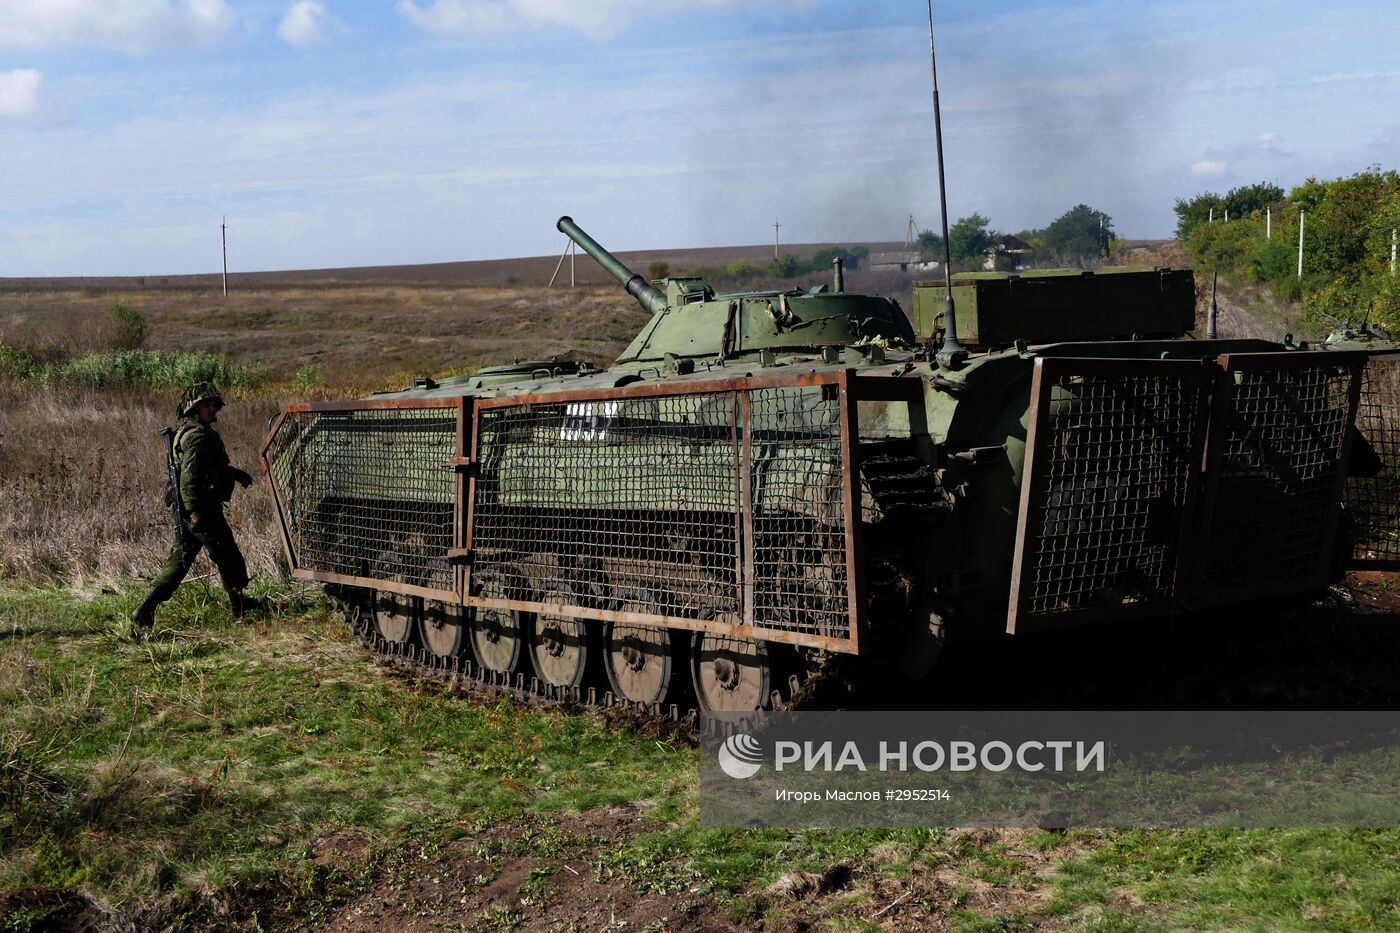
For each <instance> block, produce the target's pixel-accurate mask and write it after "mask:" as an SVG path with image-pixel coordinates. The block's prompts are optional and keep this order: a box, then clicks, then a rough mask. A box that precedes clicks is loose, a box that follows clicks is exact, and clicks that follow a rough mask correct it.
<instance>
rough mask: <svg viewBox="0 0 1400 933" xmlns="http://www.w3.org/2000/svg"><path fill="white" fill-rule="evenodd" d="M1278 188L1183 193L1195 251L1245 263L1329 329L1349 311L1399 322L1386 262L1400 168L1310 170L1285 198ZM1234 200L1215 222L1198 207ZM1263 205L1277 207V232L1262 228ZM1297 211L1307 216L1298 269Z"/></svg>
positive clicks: (1182, 210) (1206, 257) (1199, 259)
mask: <svg viewBox="0 0 1400 933" xmlns="http://www.w3.org/2000/svg"><path fill="white" fill-rule="evenodd" d="M1246 195H1248V197H1245V196H1246ZM1276 196H1277V197H1276ZM1281 196H1282V191H1281V190H1280V189H1278V188H1276V187H1274V186H1270V185H1254V186H1250V187H1248V188H1242V189H1236V190H1235V191H1232V192H1230V193H1229V194H1228V195H1226V196H1225V197H1224V198H1222V197H1221V196H1219V195H1209V194H1206V195H1200V196H1198V197H1197V198H1195V199H1193V200H1192V201H1190V202H1178V203H1177V215H1178V217H1179V218H1180V219H1181V225H1182V227H1183V228H1184V229H1186V230H1187V233H1188V235H1187V237H1186V243H1187V246H1188V248H1189V250H1190V252H1191V255H1192V258H1193V260H1194V261H1195V262H1196V263H1198V264H1200V265H1202V266H1204V267H1206V268H1207V269H1216V270H1219V271H1220V272H1227V273H1228V272H1232V271H1236V272H1241V273H1243V274H1244V275H1245V276H1246V277H1248V278H1250V279H1252V280H1253V281H1256V282H1260V283H1265V284H1267V285H1269V287H1270V288H1271V289H1272V290H1273V292H1274V294H1275V295H1276V296H1277V297H1279V298H1280V299H1283V300H1285V301H1301V302H1302V305H1303V316H1304V319H1305V320H1307V321H1310V322H1311V323H1313V324H1315V325H1317V326H1319V327H1321V328H1324V329H1328V328H1331V327H1333V326H1335V325H1336V324H1337V323H1338V322H1340V321H1342V320H1351V321H1353V322H1354V323H1359V322H1360V321H1362V320H1370V321H1372V322H1375V323H1379V324H1383V325H1385V326H1387V327H1389V328H1391V329H1395V328H1397V327H1400V299H1397V291H1400V288H1397V285H1396V282H1395V277H1394V276H1393V275H1392V274H1391V271H1390V268H1389V257H1390V237H1391V231H1392V230H1394V229H1396V228H1397V227H1400V173H1397V172H1395V171H1393V170H1392V171H1382V170H1381V169H1380V168H1379V167H1372V168H1370V169H1367V170H1366V171H1363V172H1357V173H1356V174H1355V175H1351V176H1348V177H1346V178H1336V179H1331V180H1323V181H1319V180H1318V179H1316V178H1309V179H1308V180H1307V181H1305V182H1303V183H1302V184H1301V185H1298V186H1296V187H1294V188H1293V190H1292V191H1290V192H1289V193H1288V197H1287V200H1283V201H1281V200H1279V198H1281ZM1212 199H1213V200H1212ZM1227 201H1231V202H1232V205H1233V206H1232V209H1231V214H1230V220H1229V221H1228V222H1227V221H1225V220H1224V219H1223V217H1222V216H1221V214H1222V211H1219V210H1218V211H1217V212H1216V220H1215V222H1214V223H1210V222H1208V220H1207V218H1206V217H1204V216H1200V215H1201V211H1202V209H1203V206H1204V205H1212V204H1218V205H1220V206H1223V205H1224V204H1225V203H1226V202H1227ZM1265 208H1268V209H1270V210H1271V211H1272V220H1273V237H1272V239H1270V238H1268V237H1267V236H1266V234H1265V229H1266V227H1265V214H1264V209H1265ZM1246 210H1247V211H1248V212H1247V213H1246ZM1300 210H1301V211H1305V212H1306V217H1307V220H1306V224H1305V227H1304V230H1303V275H1302V277H1301V278H1300V277H1299V275H1298V229H1299V221H1298V216H1299V211H1300Z"/></svg>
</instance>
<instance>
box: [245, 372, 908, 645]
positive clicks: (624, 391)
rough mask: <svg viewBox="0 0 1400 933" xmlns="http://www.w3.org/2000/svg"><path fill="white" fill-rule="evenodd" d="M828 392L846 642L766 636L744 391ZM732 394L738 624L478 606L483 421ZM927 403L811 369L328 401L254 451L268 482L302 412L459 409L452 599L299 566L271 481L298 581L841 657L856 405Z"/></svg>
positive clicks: (852, 564) (851, 589)
mask: <svg viewBox="0 0 1400 933" xmlns="http://www.w3.org/2000/svg"><path fill="white" fill-rule="evenodd" d="M822 386H833V387H835V391H836V403H837V405H836V407H837V413H838V418H839V420H838V424H837V430H838V432H839V444H840V456H841V459H842V470H841V488H840V494H841V496H842V503H841V514H842V520H843V522H844V525H845V527H844V529H843V531H844V540H845V571H846V603H847V608H846V613H847V617H848V620H849V624H848V631H849V636H850V637H849V638H842V637H832V636H823V635H815V634H808V633H805V632H799V631H791V630H787V629H772V628H765V627H763V626H761V625H757V624H755V619H754V581H755V570H754V551H753V546H752V542H753V534H754V516H753V495H754V492H753V488H752V483H753V441H752V437H751V431H750V423H751V417H752V416H751V412H752V406H751V403H750V396H749V392H750V391H751V390H754V389H766V388H805V387H822ZM725 393H728V394H731V395H732V396H733V398H734V411H735V419H734V421H733V423H732V425H731V438H732V441H733V443H734V444H735V447H736V449H737V456H736V472H737V474H738V475H737V476H736V481H737V485H736V491H737V493H738V495H737V496H736V502H735V512H734V522H735V532H736V544H735V555H734V560H735V568H736V571H737V579H738V581H739V587H738V594H737V596H738V600H739V607H738V608H739V615H738V618H739V622H738V623H737V624H736V623H733V622H730V621H726V620H721V619H698V618H691V617H686V616H671V615H653V614H645V613H637V612H621V611H615V610H603V609H596V608H588V607H576V606H563V605H559V604H557V603H549V604H545V603H537V602H530V601H523V600H513V599H504V598H489V599H488V598H483V597H480V596H473V595H472V573H473V565H472V555H473V537H474V531H475V529H474V525H475V522H474V517H475V503H476V493H477V471H476V467H477V464H478V460H479V455H480V451H479V443H480V420H481V416H482V413H483V412H485V411H489V410H492V409H497V408H504V407H513V406H530V405H536V404H555V403H569V402H588V401H614V400H623V399H630V398H649V397H658V396H682V395H700V394H725ZM923 397H924V385H923V381H922V380H921V379H919V378H917V377H912V376H910V377H906V376H905V375H904V374H902V373H898V371H892V372H891V373H890V374H888V375H878V376H876V375H869V374H857V371H856V370H853V369H829V370H822V371H817V370H808V371H805V372H800V373H783V374H777V375H759V376H754V375H751V374H745V375H736V376H733V377H730V378H721V379H695V380H685V381H674V382H664V383H647V384H640V385H639V384H633V385H628V386H623V387H598V388H589V389H579V390H572V391H551V392H533V393H524V394H519V395H504V396H495V397H489V398H480V397H474V396H468V395H461V396H437V397H432V398H391V399H359V400H343V401H331V402H304V403H297V404H293V405H289V406H288V407H287V408H286V409H285V410H284V411H283V412H282V413H281V414H280V415H279V416H278V417H277V418H276V419H275V421H274V423H273V424H272V425H271V426H270V428H269V430H268V432H267V435H266V436H265V437H264V439H263V443H262V446H261V448H260V452H261V456H262V460H263V467H264V471H265V472H266V473H267V474H268V477H269V481H270V482H271V480H272V463H271V461H270V460H269V457H268V454H269V451H270V449H271V447H272V444H273V442H274V440H275V438H276V436H277V433H278V431H279V430H281V429H282V427H283V424H284V423H285V421H286V419H287V418H289V417H293V416H295V415H297V414H302V413H334V412H351V411H374V410H400V409H451V408H455V409H456V414H457V424H456V443H455V456H454V457H453V459H452V460H451V461H449V462H448V463H446V464H443V466H444V467H450V468H454V469H455V470H456V471H457V476H456V485H455V489H456V501H455V502H454V503H453V519H452V520H453V537H452V546H451V547H450V548H449V550H448V553H447V555H446V556H447V558H448V560H449V562H450V563H451V564H452V565H453V571H454V573H453V580H454V584H453V590H452V591H451V592H448V591H444V590H440V589H436V588H431V587H423V586H417V585H413V584H405V583H398V582H395V581H385V580H379V579H374V578H366V577H358V576H347V575H343V574H336V573H331V572H327V571H318V570H311V569H308V568H303V567H299V566H297V563H296V553H295V548H294V546H293V542H292V540H291V537H290V534H291V526H290V525H289V524H288V521H287V518H288V516H289V515H290V511H289V509H288V505H287V503H286V502H285V501H284V497H283V492H282V490H281V489H280V488H279V487H278V485H277V483H275V482H271V485H272V489H273V499H274V504H275V507H276V509H277V514H278V519H279V524H280V525H281V533H282V544H283V550H284V552H285V554H286V556H287V562H288V566H289V567H290V568H291V571H292V575H293V576H294V577H296V578H298V579H303V580H311V581H315V582H321V583H336V584H342V585H347V586H359V587H369V588H373V589H378V590H384V591H388V592H394V593H399V594H402V595H409V596H421V597H424V598H427V599H439V600H444V601H448V602H451V603H453V604H457V605H462V606H466V607H477V606H479V607H482V608H499V609H511V610H518V611H523V612H534V613H540V612H549V613H551V614H553V615H562V616H567V617H576V618H591V619H597V620H600V621H609V622H627V623H633V624H643V625H659V626H664V627H667V628H676V629H683V630H689V631H699V632H712V633H715V634H721V635H729V636H733V637H740V638H755V639H762V640H767V641H773V642H779V643H784V644H793V645H801V646H806V647H812V648H819V649H824V650H830V651H837V652H842V653H851V654H858V653H862V652H864V651H866V650H868V648H869V637H868V632H869V630H868V620H867V618H866V613H865V611H864V610H865V600H866V591H865V574H864V568H863V550H862V544H863V542H862V540H861V513H860V475H859V470H860V459H859V457H860V445H859V437H860V425H859V409H858V405H859V403H860V402H862V401H892V402H907V403H910V404H915V403H919V402H922V400H923Z"/></svg>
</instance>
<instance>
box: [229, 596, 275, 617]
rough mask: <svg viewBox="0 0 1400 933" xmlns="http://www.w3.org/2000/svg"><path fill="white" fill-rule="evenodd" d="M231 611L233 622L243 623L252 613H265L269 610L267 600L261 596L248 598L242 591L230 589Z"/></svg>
mask: <svg viewBox="0 0 1400 933" xmlns="http://www.w3.org/2000/svg"><path fill="white" fill-rule="evenodd" d="M228 605H229V610H230V611H231V612H232V613H233V620H234V621H235V622H241V621H242V620H243V617H244V616H245V615H246V614H248V613H250V612H264V611H266V609H267V600H265V599H263V598H262V597H261V596H248V595H247V594H245V593H244V592H243V591H242V590H235V589H230V590H229V591H228Z"/></svg>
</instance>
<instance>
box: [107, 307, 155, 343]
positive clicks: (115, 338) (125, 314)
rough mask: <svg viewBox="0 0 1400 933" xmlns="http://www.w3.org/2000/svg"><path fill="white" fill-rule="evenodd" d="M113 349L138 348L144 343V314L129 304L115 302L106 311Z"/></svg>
mask: <svg viewBox="0 0 1400 933" xmlns="http://www.w3.org/2000/svg"><path fill="white" fill-rule="evenodd" d="M107 324H108V327H109V328H110V331H111V337H110V343H111V345H112V349H114V350H139V349H141V348H142V347H144V346H145V345H146V332H147V325H146V315H144V314H142V313H141V312H140V311H138V310H137V309H136V308H133V307H132V306H131V305H127V304H122V303H121V302H117V303H116V304H114V305H112V307H111V310H109V311H108V312H107Z"/></svg>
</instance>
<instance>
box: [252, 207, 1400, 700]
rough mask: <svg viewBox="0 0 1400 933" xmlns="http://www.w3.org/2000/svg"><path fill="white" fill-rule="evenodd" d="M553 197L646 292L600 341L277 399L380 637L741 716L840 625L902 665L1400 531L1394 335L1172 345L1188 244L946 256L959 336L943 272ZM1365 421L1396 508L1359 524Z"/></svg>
mask: <svg viewBox="0 0 1400 933" xmlns="http://www.w3.org/2000/svg"><path fill="white" fill-rule="evenodd" d="M558 226H559V229H560V230H562V231H563V232H564V233H565V234H567V235H568V236H569V237H571V238H572V239H573V240H574V241H575V242H576V243H577V244H578V245H579V246H580V247H581V248H583V249H584V250H585V251H586V252H588V253H589V254H590V255H591V256H593V257H594V258H595V259H597V261H598V262H599V263H600V264H601V265H602V266H603V267H604V268H605V269H606V270H608V272H609V273H611V275H612V276H613V277H614V278H616V279H617V281H618V282H619V283H621V284H622V285H623V287H625V288H626V290H627V291H628V292H629V293H630V294H631V295H632V296H633V297H634V298H636V300H637V301H638V302H639V303H640V304H641V305H642V306H643V307H644V308H645V309H646V310H647V311H648V312H650V314H651V319H650V320H649V321H648V323H647V324H646V326H645V327H644V328H643V329H642V331H641V332H640V333H639V334H638V335H637V337H636V339H635V340H634V341H633V342H632V343H631V345H630V346H628V347H627V349H626V350H624V351H623V353H622V354H621V356H619V357H618V359H617V361H616V363H615V364H614V365H613V366H611V367H609V368H608V369H606V370H596V369H593V368H590V367H587V366H581V365H579V364H575V363H563V362H559V361H542V362H538V363H523V364H516V365H515V366H512V367H502V368H498V369H491V370H483V371H481V372H479V373H477V374H475V375H472V376H470V377H462V378H456V379H445V380H443V381H441V382H434V381H432V380H428V379H425V380H420V381H419V382H418V383H416V384H415V385H414V386H413V387H411V388H408V389H405V390H403V391H400V392H392V393H385V394H381V395H375V396H371V397H369V398H364V399H356V400H351V401H344V402H329V403H307V404H297V405H292V406H290V407H289V408H288V409H287V410H286V411H285V412H284V413H283V414H281V415H280V416H279V417H278V418H277V419H276V421H275V423H274V424H273V425H272V426H271V429H270V431H269V434H268V436H267V439H266V441H265V444H264V448H263V456H264V460H265V464H266V468H267V471H268V474H269V476H270V479H271V482H272V487H273V490H274V493H275V499H276V503H277V508H278V512H279V516H280V519H281V527H282V531H283V543H284V546H285V549H286V556H287V559H288V562H289V564H290V566H291V568H292V573H293V574H294V575H295V576H296V577H298V578H301V579H306V580H314V581H319V582H321V583H323V584H326V585H327V586H328V588H329V589H330V590H331V591H332V593H333V595H334V596H335V597H336V598H337V600H339V601H340V603H341V604H342V605H343V606H345V607H346V610H347V612H348V613H349V614H351V615H352V616H354V617H355V618H357V619H359V620H361V622H362V624H363V625H364V626H367V627H368V629H369V631H370V633H371V634H372V637H373V639H374V640H375V641H376V643H377V644H379V645H380V646H381V647H385V648H387V650H391V651H392V652H395V653H408V654H411V655H413V656H414V657H417V658H421V659H425V660H426V661H428V662H429V663H431V664H432V665H435V666H438V667H444V666H445V667H447V668H450V669H451V670H453V671H458V672H462V673H463V674H464V675H466V676H470V677H472V678H475V679H476V680H477V681H478V682H490V683H494V684H506V685H511V686H512V688H513V689H516V690H518V691H524V692H526V693H529V694H531V695H534V696H539V697H544V698H547V699H556V698H571V697H572V698H579V697H582V696H585V695H587V692H588V691H590V690H592V691H595V692H594V693H593V694H591V695H593V696H598V695H601V694H602V693H603V692H604V691H606V692H608V694H609V695H610V697H612V698H616V699H617V700H619V701H625V702H627V703H631V704H636V705H638V706H642V707H646V708H649V709H654V710H665V709H668V708H673V704H678V703H679V704H681V705H682V706H684V705H685V704H687V703H688V702H689V700H688V699H687V698H688V697H693V699H694V702H695V704H696V705H697V706H698V707H699V708H700V709H701V710H705V711H748V710H753V709H755V708H761V707H766V706H772V705H774V704H779V703H782V702H784V701H785V699H786V694H788V693H790V692H791V691H792V690H793V689H796V688H798V687H799V686H800V684H801V679H802V677H803V676H804V675H805V674H806V673H807V672H809V671H811V670H813V669H814V668H816V667H818V666H820V665H821V664H822V663H823V661H824V660H826V659H830V658H831V657H834V656H837V655H854V656H858V657H860V658H863V659H868V660H869V661H870V662H871V663H872V664H874V665H880V664H882V663H883V664H887V665H890V666H892V667H894V666H897V667H898V668H900V669H901V670H902V671H903V672H904V673H905V674H907V675H909V676H914V677H918V676H922V675H925V674H927V673H928V671H929V670H930V668H931V667H932V665H933V662H934V660H935V658H936V657H937V655H938V653H939V650H940V647H941V646H942V644H943V643H944V641H945V639H948V638H957V637H979V636H980V637H993V638H995V637H1006V636H1007V634H1008V633H1009V634H1012V635H1018V636H1020V635H1024V634H1025V633H1027V632H1031V631H1037V630H1054V629H1058V628H1061V627H1064V626H1068V625H1073V624H1077V623H1083V622H1099V623H1108V624H1111V623H1114V622H1124V621H1128V620H1148V619H1151V618H1153V617H1163V616H1167V615H1169V614H1171V613H1176V612H1182V611H1188V610H1191V609H1195V608H1198V607H1206V606H1212V605H1221V604H1230V603H1239V602H1245V601H1249V600H1252V599H1255V598H1257V597H1259V596H1261V595H1268V596H1271V597H1272V596H1280V595H1287V594H1302V593H1311V592H1315V591H1318V590H1320V589H1322V588H1324V587H1326V586H1327V585H1328V583H1329V582H1330V581H1332V580H1333V579H1335V577H1336V576H1337V574H1338V573H1340V572H1341V570H1342V568H1343V567H1344V565H1345V564H1346V563H1347V562H1348V561H1349V560H1352V559H1360V560H1362V561H1363V562H1368V563H1369V564H1370V565H1372V566H1381V565H1383V564H1387V563H1389V564H1394V563H1395V562H1396V561H1397V560H1398V559H1400V544H1398V543H1397V540H1395V539H1394V538H1392V539H1385V536H1386V535H1392V536H1394V535H1395V534H1396V532H1397V531H1400V529H1397V528H1392V527H1389V526H1387V525H1385V522H1387V521H1393V520H1394V516H1395V511H1394V510H1395V496H1396V482H1395V477H1396V470H1397V454H1400V451H1397V450H1396V448H1395V436H1394V433H1393V432H1392V433H1391V434H1390V435H1389V436H1388V438H1385V439H1383V440H1386V442H1387V444H1388V446H1387V444H1380V443H1371V442H1368V440H1367V439H1366V438H1364V437H1362V436H1361V435H1360V434H1358V432H1357V431H1356V430H1355V427H1354V425H1355V423H1356V418H1357V410H1358V406H1359V404H1360V400H1361V393H1362V388H1363V374H1365V373H1367V370H1368V367H1370V372H1371V374H1372V375H1374V374H1376V373H1380V374H1383V375H1384V377H1385V378H1387V379H1388V378H1391V377H1392V376H1393V375H1394V374H1395V372H1396V371H1397V369H1396V367H1397V365H1400V360H1397V358H1396V357H1395V356H1394V355H1390V356H1383V355H1376V354H1372V353H1369V352H1366V351H1364V350H1363V351H1331V350H1329V351H1327V352H1322V351H1314V350H1307V349H1303V348H1298V347H1294V346H1292V345H1291V344H1290V345H1284V344H1279V343H1272V342H1268V341H1262V340H1197V339H1191V338H1190V337H1189V336H1188V335H1189V334H1190V333H1191V331H1192V329H1193V328H1194V326H1195V321H1194V313H1195V289H1194V283H1193V279H1192V276H1191V273H1190V272H1184V271H1171V270H1165V269H1154V268H1138V269H1121V270H1103V271H1099V272H1096V273H1078V272H1076V273H1072V274H1071V273H1053V274H1037V273H1027V274H1022V275H1008V274H991V275H974V276H962V277H957V278H955V280H954V282H953V286H954V287H953V288H952V292H953V295H952V297H953V298H954V299H955V301H954V306H955V307H956V308H957V309H958V315H959V316H958V324H959V327H958V332H959V334H960V335H961V337H962V341H963V343H964V345H965V351H966V352H959V353H957V354H954V355H952V356H951V357H946V356H944V355H943V354H935V353H934V352H933V348H934V347H935V346H936V345H937V342H938V341H939V340H940V339H941V337H942V336H943V331H944V328H945V326H946V322H945V320H944V315H945V313H946V310H945V309H946V304H945V303H944V298H945V296H944V294H943V291H942V289H941V288H940V287H939V285H938V284H936V283H916V285H915V289H914V308H913V315H912V321H911V319H910V317H908V316H906V314H905V313H904V311H903V310H902V309H901V308H900V307H899V306H898V304H896V303H895V302H893V301H891V300H889V299H887V298H883V297H877V296H867V295H856V294H851V293H848V292H847V291H846V290H845V288H844V284H843V275H842V270H841V266H840V264H839V262H838V263H837V264H836V267H835V269H834V270H833V272H834V274H833V281H832V283H831V285H830V286H819V287H816V288H810V289H806V290H801V291H797V290H789V291H772V292H754V293H742V294H728V295H726V294H715V293H714V291H713V290H712V289H711V288H710V287H709V286H708V285H707V284H706V283H705V282H703V281H701V280H699V279H694V278H669V279H665V280H662V281H658V282H655V283H653V282H647V281H645V280H644V279H643V278H642V277H641V276H638V275H635V274H634V273H633V272H632V271H631V270H629V269H628V268H627V267H626V266H624V265H623V264H622V263H621V262H620V261H619V260H618V259H617V258H616V257H614V256H612V255H611V254H610V253H608V252H607V251H606V250H605V249H603V248H602V247H601V246H600V245H598V243H596V242H595V241H594V240H593V239H592V238H591V237H589V236H588V235H587V234H586V233H584V232H583V231H582V230H581V229H580V228H579V227H578V226H577V225H576V224H574V223H573V221H571V220H570V219H569V218H567V217H565V218H562V219H561V220H560V221H559V225H558ZM1372 384H1375V379H1374V378H1373V379H1372ZM1395 403H1396V400H1395V398H1394V397H1393V396H1390V397H1381V396H1377V397H1374V398H1370V399H1368V400H1367V404H1371V405H1394V404H1395ZM1382 417H1383V419H1389V420H1388V421H1383V423H1388V424H1394V421H1395V418H1396V417H1397V413H1396V412H1395V411H1394V409H1393V408H1392V409H1388V410H1387V411H1386V412H1385V414H1384V415H1383V416H1382ZM1361 448H1364V449H1365V450H1366V451H1367V452H1368V455H1367V457H1364V458H1358V459H1359V460H1365V471H1367V472H1369V473H1370V474H1371V475H1370V477H1369V479H1367V480H1366V482H1368V483H1369V485H1367V486H1366V489H1367V490H1368V493H1367V494H1368V495H1374V496H1375V497H1376V498H1377V500H1378V501H1381V502H1382V508H1381V511H1380V512H1379V513H1377V514H1379V515H1380V519H1379V522H1380V524H1379V525H1378V526H1377V529H1376V531H1375V535H1376V536H1377V537H1376V539H1375V541H1373V542H1372V543H1371V544H1369V545H1366V546H1364V547H1360V548H1353V546H1352V543H1351V541H1350V540H1349V537H1350V536H1351V535H1353V534H1354V533H1355V529H1356V527H1357V525H1356V523H1355V522H1354V521H1350V520H1347V519H1345V518H1344V517H1343V513H1344V509H1343V499H1344V494H1345V491H1346V490H1347V488H1348V486H1347V484H1348V466H1349V464H1350V463H1351V461H1352V453H1353V451H1354V450H1355V449H1361ZM1387 477H1388V479H1387ZM1354 482H1355V480H1354ZM1385 509H1389V510H1390V511H1389V512H1386V511H1385ZM1386 515H1388V516H1390V518H1386V517H1385V516H1386ZM1368 533H1369V532H1368ZM1387 541H1388V543H1387ZM1377 542H1379V543H1377ZM1141 624H1149V623H1147V622H1144V623H1141Z"/></svg>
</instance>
